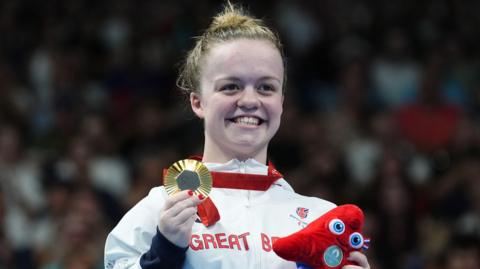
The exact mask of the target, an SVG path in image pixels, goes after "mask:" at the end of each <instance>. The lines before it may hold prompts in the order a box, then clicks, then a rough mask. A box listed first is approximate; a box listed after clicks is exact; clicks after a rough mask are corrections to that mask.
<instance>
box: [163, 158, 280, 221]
mask: <svg viewBox="0 0 480 269" xmlns="http://www.w3.org/2000/svg"><path fill="white" fill-rule="evenodd" d="M189 159H194V160H197V161H201V160H202V157H200V156H193V157H190V158H189ZM210 173H211V175H212V181H213V182H212V186H213V187H214V188H226V189H241V190H253V191H266V190H268V188H270V186H271V185H272V184H273V183H274V182H275V181H277V180H278V179H280V178H282V177H283V176H282V174H280V172H278V171H277V170H276V169H275V167H274V166H273V164H272V163H271V162H268V174H267V175H256V174H241V173H228V172H215V171H210ZM166 174H167V169H164V170H163V176H164V177H165V175H166ZM197 214H198V216H199V217H200V220H201V221H202V223H203V224H204V225H205V226H206V227H208V226H211V225H213V224H215V223H216V222H217V221H218V220H220V214H219V213H218V209H217V207H216V206H215V204H214V203H213V201H212V199H210V197H207V198H206V199H205V200H204V201H203V202H202V203H201V204H199V205H198V206H197Z"/></svg>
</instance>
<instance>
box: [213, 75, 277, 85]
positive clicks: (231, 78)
mask: <svg viewBox="0 0 480 269" xmlns="http://www.w3.org/2000/svg"><path fill="white" fill-rule="evenodd" d="M220 80H230V81H237V82H240V81H243V79H241V78H239V77H235V76H228V77H221V78H218V79H216V80H215V81H220ZM257 80H275V81H277V82H278V84H280V85H281V84H282V82H281V81H280V79H278V78H276V77H272V76H263V77H260V78H258V79H257Z"/></svg>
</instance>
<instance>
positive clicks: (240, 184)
mask: <svg viewBox="0 0 480 269" xmlns="http://www.w3.org/2000/svg"><path fill="white" fill-rule="evenodd" d="M189 159H194V160H197V161H201V160H202V157H201V156H192V157H189ZM210 173H211V174H212V180H213V182H212V186H213V187H214V188H226V189H242V190H254V191H266V190H268V188H270V186H271V185H272V184H273V183H274V182H275V181H277V180H278V179H280V178H282V177H283V176H282V174H280V172H278V171H277V170H276V169H275V167H274V166H273V164H272V163H271V162H268V174H267V175H257V174H242V173H229V172H215V171H211V172H210Z"/></svg>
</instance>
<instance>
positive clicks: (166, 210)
mask: <svg viewBox="0 0 480 269" xmlns="http://www.w3.org/2000/svg"><path fill="white" fill-rule="evenodd" d="M200 198H203V197H202V196H200ZM200 198H199V197H197V196H194V195H193V192H192V191H190V190H185V191H182V192H179V193H177V194H175V195H173V196H170V197H168V198H167V200H165V205H164V207H163V210H162V213H160V221H159V223H158V230H159V231H160V232H161V233H162V234H163V236H165V238H167V239H168V240H169V241H170V242H172V243H173V244H174V245H176V246H178V247H182V248H185V247H187V246H188V244H189V243H190V236H191V235H192V226H193V223H194V222H195V219H196V218H197V205H198V204H200V203H201V202H202V200H203V199H200Z"/></svg>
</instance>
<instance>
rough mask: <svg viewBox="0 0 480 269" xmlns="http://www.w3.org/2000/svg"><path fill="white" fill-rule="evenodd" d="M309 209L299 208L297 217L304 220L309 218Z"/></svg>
mask: <svg viewBox="0 0 480 269" xmlns="http://www.w3.org/2000/svg"><path fill="white" fill-rule="evenodd" d="M308 211H309V210H308V208H305V207H297V215H298V216H299V217H300V218H301V219H304V218H306V217H307V216H308Z"/></svg>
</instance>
